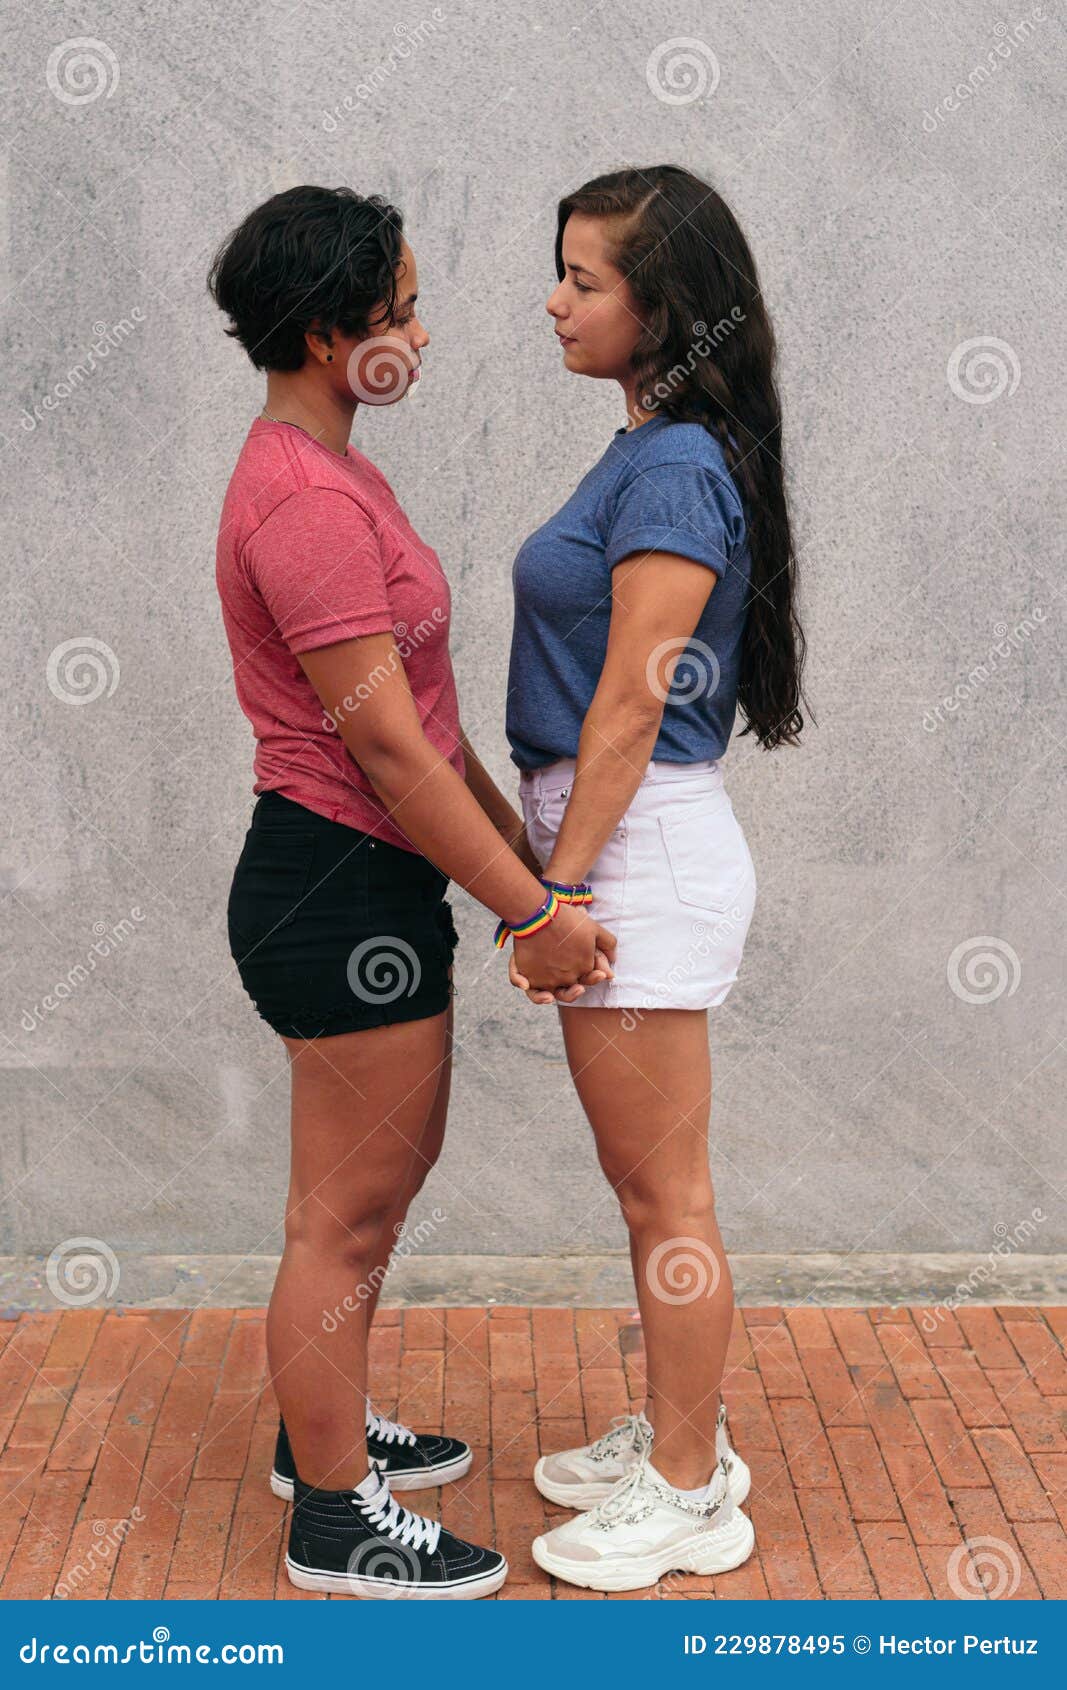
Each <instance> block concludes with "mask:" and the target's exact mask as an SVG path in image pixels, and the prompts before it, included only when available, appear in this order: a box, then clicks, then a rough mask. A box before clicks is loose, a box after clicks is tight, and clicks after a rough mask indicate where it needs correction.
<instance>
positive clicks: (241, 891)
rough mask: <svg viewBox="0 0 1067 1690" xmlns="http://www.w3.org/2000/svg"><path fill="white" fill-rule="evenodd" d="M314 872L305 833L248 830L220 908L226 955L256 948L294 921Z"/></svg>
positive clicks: (312, 853)
mask: <svg viewBox="0 0 1067 1690" xmlns="http://www.w3.org/2000/svg"><path fill="white" fill-rule="evenodd" d="M314 867H315V834H314V833H313V832H312V831H311V830H310V829H295V828H294V829H290V828H286V829H280V828H279V829H270V828H257V827H253V828H250V829H249V831H248V836H247V838H246V839H245V844H244V849H243V851H242V852H241V855H240V857H239V858H238V862H237V867H236V869H235V870H234V876H233V882H232V884H231V886H230V896H229V901H228V903H227V906H226V918H227V923H228V926H229V932H230V946H231V950H234V949H239V950H246V949H247V948H248V947H249V945H259V944H262V943H263V942H264V941H265V940H267V939H269V938H270V936H271V935H272V934H274V933H279V932H281V931H282V930H283V929H284V928H286V927H288V926H289V925H290V923H291V922H293V921H295V920H296V916H297V912H298V911H299V909H300V906H301V904H302V902H303V900H304V898H305V897H306V895H307V893H308V890H309V888H310V886H311V884H312V875H313V871H314Z"/></svg>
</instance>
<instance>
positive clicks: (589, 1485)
mask: <svg viewBox="0 0 1067 1690" xmlns="http://www.w3.org/2000/svg"><path fill="white" fill-rule="evenodd" d="M549 1459H550V1457H548V1456H547V1455H543V1456H542V1457H541V1459H540V1461H539V1462H538V1463H537V1465H536V1467H535V1468H534V1471H533V1481H534V1484H535V1485H536V1486H537V1488H538V1490H539V1491H540V1492H541V1495H542V1496H546V1497H547V1498H548V1500H549V1502H558V1503H559V1504H560V1505H561V1506H562V1507H564V1508H573V1509H574V1511H575V1513H578V1514H584V1513H585V1511H586V1510H587V1509H589V1508H595V1507H596V1505H597V1503H598V1502H603V1500H604V1498H605V1497H606V1496H607V1495H608V1492H609V1491H611V1490H613V1489H614V1487H615V1485H616V1484H617V1483H618V1480H617V1479H612V1480H611V1481H610V1482H609V1481H608V1480H606V1479H589V1480H588V1481H587V1482H586V1483H585V1484H580V1485H557V1484H553V1482H552V1480H551V1479H549V1478H546V1476H545V1463H546V1462H547V1461H548V1460H549ZM727 1478H728V1486H727V1488H728V1491H729V1494H730V1500H731V1501H732V1502H733V1503H734V1505H735V1506H736V1507H738V1508H740V1506H741V1504H742V1503H743V1502H744V1500H745V1498H746V1497H747V1495H748V1493H749V1491H750V1490H751V1489H752V1474H751V1473H750V1472H749V1469H748V1467H747V1466H746V1464H745V1463H744V1462H743V1461H742V1460H741V1457H740V1456H739V1455H738V1454H737V1452H736V1450H735V1451H733V1453H732V1454H731V1457H730V1461H729V1465H728V1467H727ZM390 1482H391V1481H390Z"/></svg>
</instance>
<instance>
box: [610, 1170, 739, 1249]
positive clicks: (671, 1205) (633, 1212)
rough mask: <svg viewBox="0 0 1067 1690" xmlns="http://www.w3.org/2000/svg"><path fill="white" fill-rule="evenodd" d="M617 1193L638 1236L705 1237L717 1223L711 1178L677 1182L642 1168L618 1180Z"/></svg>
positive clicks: (634, 1233)
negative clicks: (643, 1171) (644, 1172)
mask: <svg viewBox="0 0 1067 1690" xmlns="http://www.w3.org/2000/svg"><path fill="white" fill-rule="evenodd" d="M615 1195H616V1196H617V1198H618V1200H619V1207H620V1209H621V1210H622V1215H623V1219H624V1220H625V1222H626V1225H627V1227H628V1228H629V1230H630V1232H631V1234H632V1235H633V1236H634V1237H645V1238H647V1237H651V1236H654V1237H655V1238H705V1237H707V1235H708V1234H709V1233H710V1232H712V1230H713V1229H714V1228H715V1227H716V1225H717V1222H716V1219H715V1193H714V1191H713V1189H712V1185H711V1181H710V1180H701V1181H692V1182H689V1181H687V1182H685V1183H684V1184H674V1183H673V1182H672V1183H668V1182H665V1181H662V1180H660V1181H657V1180H655V1179H652V1178H649V1177H647V1176H645V1175H644V1174H642V1173H641V1171H640V1170H638V1171H637V1172H636V1173H632V1174H627V1175H624V1176H622V1177H621V1178H620V1179H619V1181H618V1182H617V1183H615Z"/></svg>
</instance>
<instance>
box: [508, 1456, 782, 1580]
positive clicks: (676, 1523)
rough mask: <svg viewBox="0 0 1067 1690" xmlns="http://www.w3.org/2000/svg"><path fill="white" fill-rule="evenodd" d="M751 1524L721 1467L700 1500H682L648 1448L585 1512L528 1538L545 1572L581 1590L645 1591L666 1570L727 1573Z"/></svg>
mask: <svg viewBox="0 0 1067 1690" xmlns="http://www.w3.org/2000/svg"><path fill="white" fill-rule="evenodd" d="M755 1542H756V1534H755V1532H754V1531H753V1529H752V1521H751V1520H750V1519H749V1518H748V1516H747V1514H742V1512H741V1510H740V1508H738V1507H737V1505H736V1503H735V1502H734V1500H733V1498H732V1497H731V1495H730V1491H729V1484H728V1480H727V1473H726V1464H725V1462H723V1461H720V1462H719V1464H718V1466H717V1467H716V1469H715V1473H714V1475H713V1478H712V1481H711V1487H710V1493H709V1498H708V1500H707V1501H706V1502H698V1501H697V1500H696V1499H695V1498H693V1497H688V1496H683V1495H682V1494H681V1492H680V1491H676V1490H675V1489H674V1487H673V1485H669V1484H668V1483H667V1481H666V1479H665V1478H664V1477H663V1475H662V1474H661V1473H657V1471H656V1469H655V1468H654V1467H653V1465H652V1463H651V1461H650V1460H649V1457H648V1452H647V1450H646V1451H645V1452H643V1453H642V1454H641V1455H640V1456H638V1458H637V1462H636V1465H635V1466H634V1467H633V1468H632V1470H631V1471H630V1472H629V1473H628V1474H627V1476H626V1477H625V1478H624V1479H620V1480H619V1482H618V1484H617V1485H615V1486H614V1488H613V1489H612V1490H611V1491H610V1492H609V1493H608V1495H607V1496H606V1497H605V1498H604V1499H603V1501H602V1502H598V1503H597V1505H596V1507H595V1508H591V1509H590V1510H589V1511H588V1513H584V1514H576V1515H575V1516H574V1518H573V1519H571V1520H565V1521H564V1523H563V1525H561V1526H555V1527H554V1528H553V1529H552V1531H550V1532H545V1533H543V1535H542V1536H541V1537H536V1538H534V1541H533V1544H532V1545H531V1551H532V1554H533V1558H534V1560H535V1561H536V1562H537V1565H538V1566H539V1567H542V1568H543V1569H544V1571H545V1572H546V1573H552V1574H553V1575H554V1576H555V1577H556V1578H561V1579H565V1580H566V1581H567V1583H568V1584H578V1585H581V1586H582V1587H583V1588H584V1589H586V1590H644V1589H646V1588H647V1587H648V1586H649V1585H653V1584H656V1583H657V1582H658V1581H659V1580H660V1579H661V1578H663V1577H664V1576H665V1575H666V1574H667V1573H670V1572H674V1571H678V1572H684V1573H703V1574H709V1573H726V1572H729V1571H730V1570H731V1568H733V1567H739V1566H740V1565H741V1564H742V1562H743V1561H747V1560H748V1558H749V1556H750V1555H751V1554H752V1551H753V1548H754V1547H755Z"/></svg>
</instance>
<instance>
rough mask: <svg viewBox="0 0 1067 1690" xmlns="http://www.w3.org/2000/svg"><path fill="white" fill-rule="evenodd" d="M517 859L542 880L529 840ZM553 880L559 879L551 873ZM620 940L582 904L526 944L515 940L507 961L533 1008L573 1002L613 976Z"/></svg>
mask: <svg viewBox="0 0 1067 1690" xmlns="http://www.w3.org/2000/svg"><path fill="white" fill-rule="evenodd" d="M516 846H517V854H518V855H520V856H522V858H523V860H524V862H526V864H527V867H528V868H530V869H531V870H532V872H533V873H534V874H537V875H540V874H541V873H542V872H547V871H542V869H541V866H540V864H538V863H537V862H536V859H535V858H534V857H533V854H532V852H531V851H530V850H529V847H528V846H527V845H526V843H525V840H523V841H521V842H516ZM548 878H549V879H553V878H556V876H555V875H553V874H548ZM616 943H617V941H616V938H615V935H614V933H610V932H609V931H608V929H607V928H606V927H602V926H601V925H600V923H599V922H598V921H594V920H593V918H592V916H591V915H590V914H589V912H588V909H586V908H583V907H582V906H581V905H580V904H561V905H560V907H559V910H558V911H557V913H556V915H555V916H554V917H553V919H552V920H551V921H550V922H549V923H548V925H547V926H546V927H541V928H539V929H538V931H537V932H536V933H532V934H531V935H530V936H529V937H528V938H525V939H513V940H512V946H511V955H510V956H509V958H508V979H509V980H510V981H511V984H512V985H513V986H516V987H517V988H518V989H519V990H520V991H523V992H525V993H526V996H527V997H528V998H529V1000H530V1002H531V1003H538V1004H544V1003H573V1002H574V1001H575V999H576V998H580V997H581V996H582V994H583V992H584V991H585V988H586V986H596V985H599V983H600V982H601V981H602V980H610V979H611V978H612V977H613V969H612V964H613V963H614V961H615V947H616Z"/></svg>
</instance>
